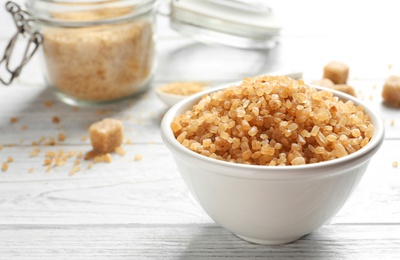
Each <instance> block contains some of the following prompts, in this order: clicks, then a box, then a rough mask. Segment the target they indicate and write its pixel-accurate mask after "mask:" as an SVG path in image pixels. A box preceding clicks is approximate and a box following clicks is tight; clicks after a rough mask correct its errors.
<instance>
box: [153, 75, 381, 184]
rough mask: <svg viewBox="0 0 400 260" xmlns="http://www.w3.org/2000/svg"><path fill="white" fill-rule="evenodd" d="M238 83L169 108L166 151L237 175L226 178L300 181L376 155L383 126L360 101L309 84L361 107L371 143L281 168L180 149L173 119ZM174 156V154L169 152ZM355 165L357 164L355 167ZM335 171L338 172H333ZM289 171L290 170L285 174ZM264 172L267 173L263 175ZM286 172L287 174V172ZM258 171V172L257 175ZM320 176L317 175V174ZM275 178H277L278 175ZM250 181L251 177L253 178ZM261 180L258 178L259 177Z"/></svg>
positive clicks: (164, 135)
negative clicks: (346, 152)
mask: <svg viewBox="0 0 400 260" xmlns="http://www.w3.org/2000/svg"><path fill="white" fill-rule="evenodd" d="M238 83H241V81H239V82H234V83H230V84H229V83H228V84H223V85H219V86H216V87H212V88H210V89H207V90H204V91H202V92H199V93H197V94H194V95H192V96H189V97H187V98H185V99H183V100H181V101H180V102H178V103H177V104H175V105H174V106H172V107H171V108H170V109H169V110H168V111H167V113H166V114H165V115H164V117H163V119H162V122H161V136H162V139H163V141H164V143H165V144H166V145H167V147H168V146H169V147H168V148H169V149H170V150H172V149H174V150H175V151H179V152H180V153H181V154H185V155H187V156H190V158H192V159H194V160H200V161H202V162H204V163H208V164H211V165H212V166H215V167H225V168H226V167H228V168H229V169H237V170H239V171H237V172H236V171H235V172H230V173H227V174H228V175H232V174H233V175H236V176H237V177H246V178H247V177H249V173H248V172H249V171H251V172H254V173H255V174H258V173H260V174H262V175H264V176H266V175H268V174H267V173H269V172H270V173H273V174H274V175H275V174H276V173H277V172H280V173H282V172H295V173H296V175H297V174H299V175H300V176H299V177H301V174H306V175H308V174H307V173H311V174H312V172H315V171H316V170H318V171H320V170H321V168H326V167H327V168H329V167H330V168H332V166H336V167H339V166H345V167H351V165H350V164H351V163H353V162H354V161H361V162H364V161H367V160H368V159H370V157H372V155H373V154H375V153H376V151H377V150H378V149H379V147H380V146H381V145H382V143H383V140H384V135H385V130H384V126H383V122H382V120H381V119H380V118H379V117H378V115H376V114H375V113H374V112H373V111H372V110H371V109H370V108H369V107H368V106H367V105H366V104H365V103H364V102H363V101H361V100H359V99H357V98H355V97H353V96H350V95H348V94H345V93H343V92H339V91H337V90H334V89H330V88H326V87H322V86H316V85H312V84H306V85H308V86H310V87H314V88H316V89H317V90H325V91H329V92H332V93H333V94H334V96H337V97H339V98H340V99H343V100H345V101H348V100H350V101H352V102H354V104H356V105H361V106H363V107H364V111H365V112H366V113H367V114H368V115H369V116H370V121H371V123H372V124H373V126H374V134H373V136H372V138H371V140H370V141H369V142H368V144H367V145H366V146H364V147H363V148H361V149H359V150H358V151H356V152H354V153H352V154H349V155H346V156H344V157H341V158H337V159H333V160H329V161H324V162H319V163H313V164H304V165H285V166H269V165H249V164H241V163H233V162H227V161H223V160H217V159H214V158H210V157H207V156H204V155H201V154H198V153H196V152H194V151H192V150H190V149H188V148H186V147H184V146H183V145H182V144H180V143H179V142H178V141H177V140H176V138H175V136H174V134H173V131H172V129H171V127H170V123H171V122H172V120H173V119H174V118H175V116H177V115H180V114H181V113H183V112H184V111H186V110H187V109H191V107H192V106H193V105H194V104H195V103H196V102H198V101H199V100H200V99H201V98H202V97H203V96H204V95H207V94H210V93H212V92H216V91H220V90H223V89H225V88H228V87H230V86H235V85H236V84H238ZM173 154H174V152H173ZM361 162H360V163H361ZM358 164H359V163H357V165H358ZM336 167H335V169H336V170H338V168H336ZM289 169H290V170H289ZM266 170H268V172H266ZM288 170H289V171H288ZM260 171H262V172H260ZM318 174H321V173H318ZM278 175H279V174H278ZM253 177H254V176H253ZM260 177H261V176H260Z"/></svg>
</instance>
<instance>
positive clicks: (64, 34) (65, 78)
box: [9, 0, 157, 105]
mask: <svg viewBox="0 0 400 260" xmlns="http://www.w3.org/2000/svg"><path fill="white" fill-rule="evenodd" d="M26 6H27V12H25V13H26V14H27V15H28V16H29V20H30V21H31V22H30V24H29V26H31V27H33V28H32V31H36V32H39V33H40V34H41V35H42V38H43V40H42V48H40V52H41V55H40V56H41V61H42V64H43V73H44V77H45V80H46V83H47V85H48V86H50V87H52V88H54V90H55V92H56V95H57V96H58V97H59V98H60V99H61V100H62V101H64V102H66V103H69V104H74V105H86V104H102V103H108V102H113V101H116V100H121V99H124V98H126V97H129V96H132V95H134V94H137V93H139V92H141V91H143V90H145V89H146V88H147V87H148V86H149V83H150V81H151V78H152V76H153V72H154V69H155V42H154V25H155V13H156V8H157V0H83V1H82V0H52V1H49V0H27V2H26ZM17 7H18V6H17ZM17 7H12V8H14V9H17ZM18 8H19V7H18ZM9 11H10V10H9ZM15 11H16V10H15ZM10 12H11V13H13V12H12V11H10ZM13 18H14V20H15V22H16V25H17V27H18V22H17V20H16V18H15V16H14V15H13ZM25 31H26V30H25Z"/></svg>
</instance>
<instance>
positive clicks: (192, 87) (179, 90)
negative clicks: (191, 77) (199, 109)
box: [160, 81, 208, 96]
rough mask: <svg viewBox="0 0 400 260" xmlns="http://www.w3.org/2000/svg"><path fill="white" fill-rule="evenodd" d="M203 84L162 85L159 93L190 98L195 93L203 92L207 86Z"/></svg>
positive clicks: (178, 83)
mask: <svg viewBox="0 0 400 260" xmlns="http://www.w3.org/2000/svg"><path fill="white" fill-rule="evenodd" d="M207 85H208V84H207V83H204V82H192V81H188V82H173V83H168V84H165V85H162V86H161V87H160V91H162V92H164V93H167V94H173V95H180V96H190V95H193V94H196V93H197V92H200V91H203V90H204V87H205V86H207Z"/></svg>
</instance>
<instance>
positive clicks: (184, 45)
mask: <svg viewBox="0 0 400 260" xmlns="http://www.w3.org/2000/svg"><path fill="white" fill-rule="evenodd" d="M18 2H22V1H18ZM271 2H272V3H273V4H276V6H275V8H276V11H277V12H278V13H279V15H281V17H283V18H285V17H290V19H289V18H288V19H287V20H286V24H285V29H284V30H283V32H282V37H281V40H280V43H279V45H278V46H277V47H276V48H275V49H273V50H270V51H265V52H255V51H243V50H236V49H230V48H223V47H215V46H206V45H202V44H199V43H195V42H193V41H192V40H190V39H187V38H184V37H181V36H179V35H178V34H177V33H175V32H174V31H172V30H171V29H169V26H168V20H167V19H166V18H165V17H160V19H159V20H158V23H159V26H158V36H157V39H158V60H159V67H158V71H157V74H156V77H155V80H154V84H153V89H151V90H149V91H148V92H147V93H145V94H144V95H142V96H140V97H138V98H136V99H132V100H129V101H126V102H122V103H119V104H115V105H111V106H106V107H102V108H97V107H96V108H79V109H78V110H76V109H74V108H73V107H71V106H68V105H65V104H63V103H60V102H59V101H57V100H56V99H55V97H54V96H53V94H52V92H51V91H50V90H48V89H47V88H46V87H45V86H44V83H43V79H42V76H41V69H40V66H39V62H38V59H37V58H35V59H33V60H32V62H31V63H30V64H29V65H28V66H27V67H26V68H25V69H24V71H23V73H22V75H21V77H20V79H18V80H17V81H16V82H15V83H14V84H13V85H12V86H9V87H4V86H0V145H2V147H3V148H2V149H1V150H0V163H3V162H5V161H7V159H8V158H9V157H12V158H13V160H14V161H13V162H11V163H9V168H8V170H7V171H1V170H0V259H65V258H73V259H78V258H79V259H80V258H84V259H221V258H226V259H260V258H265V259H276V258H279V259H289V258H296V259H378V258H379V259H400V166H399V167H393V166H392V163H393V162H394V161H398V162H399V163H400V110H399V109H390V108H387V107H385V106H383V105H382V100H381V97H380V95H381V91H382V85H383V83H384V81H385V79H386V78H387V77H388V76H389V75H391V74H397V75H400V48H399V46H400V36H399V34H398V33H399V31H400V30H399V29H400V28H399V27H400V18H399V17H397V14H396V10H397V9H396V6H397V4H396V2H395V1H368V3H366V1H365V2H364V3H363V2H361V1H360V2H359V1H357V2H356V1H352V2H350V3H349V1H344V0H343V1H332V2H330V3H329V4H328V3H327V2H326V1H311V0H307V1H271ZM275 2H276V3H275ZM280 2H281V3H280ZM297 2H300V3H297ZM319 2H321V3H319ZM3 3H4V2H3V1H2V2H1V5H3ZM13 31H14V28H13V27H12V24H11V19H10V17H9V16H8V15H6V14H5V11H4V8H3V6H2V7H1V11H0V51H1V53H2V50H3V48H4V46H5V44H6V41H7V39H8V38H9V37H10V36H11V34H12V32H13ZM332 60H338V61H342V62H344V63H347V64H348V65H349V66H350V70H351V71H350V79H349V84H351V85H353V86H354V87H355V88H356V89H357V94H358V95H359V97H360V98H361V99H363V100H364V101H365V103H366V104H367V105H368V106H371V107H372V108H373V109H374V110H375V111H377V112H378V114H379V115H380V116H381V117H382V120H384V122H385V127H386V137H385V141H384V143H383V146H382V148H381V150H380V151H379V152H378V153H377V154H376V156H375V157H374V158H373V159H372V161H371V163H370V166H369V168H368V170H367V172H366V174H365V176H364V178H363V180H362V182H361V184H360V185H359V187H358V188H357V189H356V191H355V192H354V194H353V196H352V197H351V199H350V200H349V201H348V202H347V204H346V205H345V207H344V208H343V209H342V210H341V211H340V213H339V214H338V215H337V216H336V217H335V218H334V219H333V221H332V222H331V223H329V224H327V225H325V226H323V227H321V228H320V229H318V230H316V231H315V232H313V233H312V234H309V235H307V236H305V237H304V238H302V239H300V240H298V241H296V242H294V243H291V244H287V245H282V246H262V245H256V244H251V243H248V242H245V241H243V240H241V239H239V238H238V237H236V236H235V235H233V234H232V233H230V232H229V231H227V230H225V229H223V228H221V227H220V226H218V225H217V224H215V223H214V222H213V221H212V220H211V219H210V218H209V217H208V216H207V215H206V213H205V212H204V211H203V210H202V209H201V208H200V207H199V206H198V204H197V203H196V202H195V201H194V199H193V198H192V197H191V195H190V194H189V192H188V190H187V188H186V187H185V185H184V183H183V181H182V179H181V178H180V175H179V172H178V171H177V168H176V166H175V164H174V162H173V159H172V156H171V154H170V153H169V151H168V150H167V149H166V147H165V146H164V144H163V143H162V141H161V138H160V133H159V131H160V128H159V124H160V120H161V118H162V116H163V114H164V113H165V112H166V110H167V107H166V106H165V105H164V104H163V103H161V102H160V101H159V100H158V99H157V98H156V96H155V93H154V87H155V86H157V85H159V84H162V83H166V82H171V81H183V80H202V81H209V82H213V83H214V84H218V83H223V82H230V81H235V80H239V79H241V78H243V77H245V76H252V75H257V74H261V73H265V72H272V71H276V70H291V69H301V70H302V71H303V72H304V79H305V80H306V81H310V80H315V79H319V78H321V76H322V67H323V66H324V65H325V64H326V63H328V62H329V61H332ZM49 103H51V104H52V106H51V107H48V106H46V104H47V105H48V104H49ZM54 116H57V117H59V118H60V120H61V122H60V123H59V124H55V123H53V122H52V118H53V117H54ZM13 117H15V118H18V122H16V123H11V122H10V119H11V118H13ZM104 117H114V118H119V119H122V120H123V122H124V126H125V140H126V141H128V140H130V142H129V141H128V142H126V143H125V144H124V145H123V148H124V149H125V150H126V155H125V156H119V155H113V161H112V163H109V164H107V163H98V164H95V165H94V166H93V167H92V168H91V169H88V162H85V161H82V162H81V163H80V165H81V170H80V171H79V172H77V173H76V174H75V175H73V176H70V175H69V173H70V170H71V169H72V167H73V164H74V160H73V159H70V160H68V161H67V163H66V164H65V165H64V166H60V167H55V168H53V169H51V170H50V171H46V166H44V165H43V162H44V157H45V152H46V151H60V150H63V151H64V152H67V151H74V152H82V153H85V152H88V151H89V150H90V149H91V146H90V142H89V140H83V139H84V138H82V137H83V136H85V137H87V136H88V133H87V130H86V129H87V126H88V125H89V124H91V123H93V122H95V121H97V120H100V119H101V118H104ZM59 133H64V134H65V135H66V140H65V141H64V142H58V141H57V142H56V145H55V146H46V145H44V143H45V142H46V141H45V142H43V143H42V144H40V145H39V146H38V147H37V148H39V149H40V152H39V153H38V154H37V155H36V156H30V154H31V153H32V151H34V149H35V148H36V147H34V146H32V142H34V141H39V140H40V139H41V138H42V137H44V138H46V140H49V138H50V137H53V138H55V139H56V140H57V136H58V134H59ZM137 154H140V155H141V156H142V160H139V161H136V160H135V156H136V155H137Z"/></svg>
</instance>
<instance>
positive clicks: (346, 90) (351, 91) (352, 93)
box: [331, 84, 357, 97]
mask: <svg viewBox="0 0 400 260" xmlns="http://www.w3.org/2000/svg"><path fill="white" fill-rule="evenodd" d="M331 88H332V89H334V90H337V91H340V92H343V93H346V94H348V95H350V96H353V97H357V95H356V92H355V91H354V88H353V87H352V86H349V85H347V84H337V85H333V86H332V87H331Z"/></svg>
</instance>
